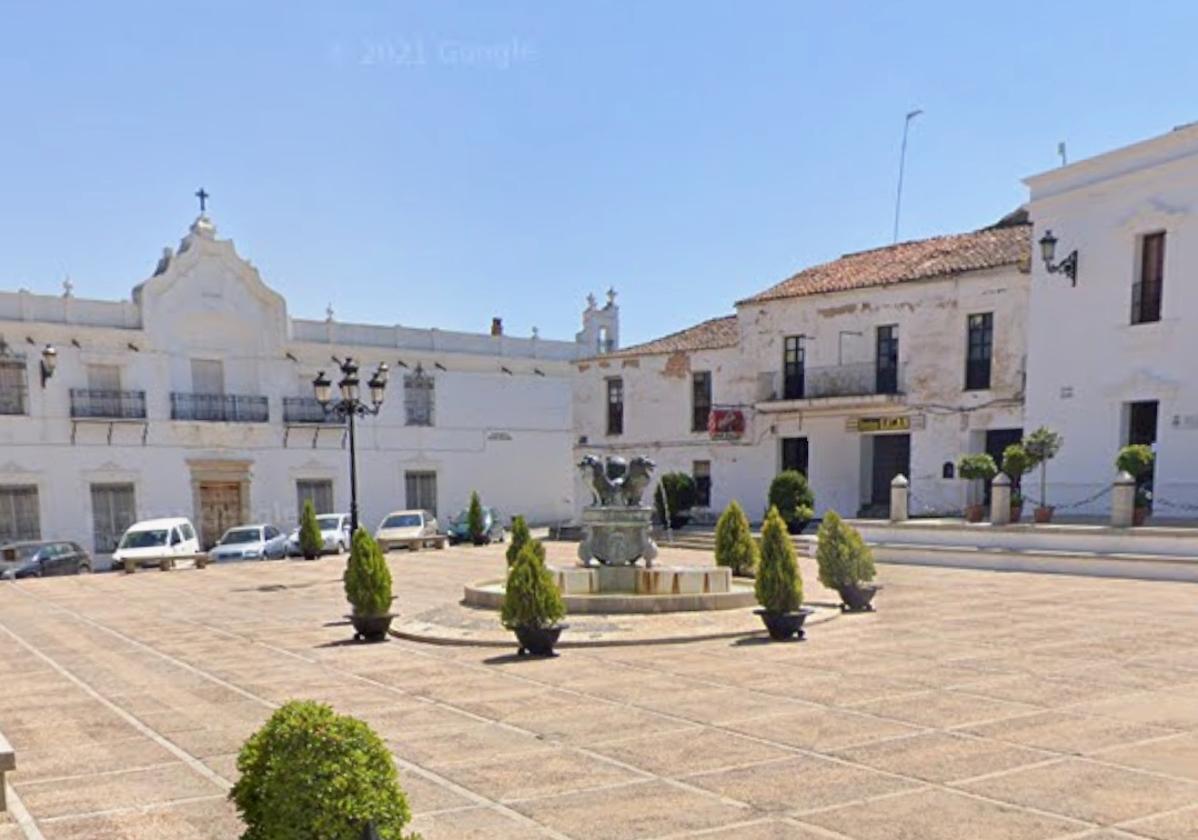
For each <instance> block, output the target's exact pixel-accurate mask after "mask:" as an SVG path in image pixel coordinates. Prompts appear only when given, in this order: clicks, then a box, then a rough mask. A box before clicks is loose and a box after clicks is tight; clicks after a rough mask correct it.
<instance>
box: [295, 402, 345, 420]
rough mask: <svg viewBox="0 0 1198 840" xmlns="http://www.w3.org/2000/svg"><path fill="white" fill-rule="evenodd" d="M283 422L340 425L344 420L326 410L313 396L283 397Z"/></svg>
mask: <svg viewBox="0 0 1198 840" xmlns="http://www.w3.org/2000/svg"><path fill="white" fill-rule="evenodd" d="M283 422H284V423H292V424H295V425H317V424H320V425H329V426H340V425H343V424H344V423H345V420H344V419H343V418H341V417H339V416H337V414H336V413H335V412H326V411H325V410H324V406H322V405H321V404H320V403H319V402H317V400H316V398H315V397H283Z"/></svg>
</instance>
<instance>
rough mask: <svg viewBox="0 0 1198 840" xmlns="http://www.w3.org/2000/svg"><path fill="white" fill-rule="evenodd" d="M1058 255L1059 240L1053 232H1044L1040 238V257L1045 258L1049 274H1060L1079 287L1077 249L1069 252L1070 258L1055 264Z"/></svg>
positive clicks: (1045, 265)
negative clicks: (1054, 260) (1054, 259)
mask: <svg viewBox="0 0 1198 840" xmlns="http://www.w3.org/2000/svg"><path fill="white" fill-rule="evenodd" d="M1056 254H1057V238H1056V237H1055V236H1053V235H1052V231H1051V230H1047V231H1045V232H1044V235H1043V236H1042V237H1040V256H1041V257H1043V258H1044V267H1045V268H1047V269H1048V273H1049V274H1056V273H1057V272H1060V273H1061V274H1064V275H1065V276H1066V277H1068V278H1069V279H1070V280H1072V281H1073V285H1075V286H1076V285H1077V249H1076V248H1074V249H1073V250H1072V251H1070V252H1069V256H1067V257H1065V259H1063V260H1061V261H1060V262H1059V263H1053V261H1052V260H1053V258H1054V257H1055V256H1056Z"/></svg>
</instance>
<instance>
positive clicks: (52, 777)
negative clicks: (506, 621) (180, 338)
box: [0, 544, 1198, 840]
mask: <svg viewBox="0 0 1198 840" xmlns="http://www.w3.org/2000/svg"><path fill="white" fill-rule="evenodd" d="M549 550H550V559H551V561H552V560H557V561H559V562H564V561H566V560H567V559H568V558H569V557H570V556H571V554H572V551H573V546H570V545H565V544H549ZM665 554H666V555H667V556H666V557H664V558H663V559H664V560H666V561H668V562H704V561H707V562H709V558H707V557H704V556H703V555H701V554H698V553H693V552H688V553H684V552H680V551H679V552H669V551H666V552H665ZM671 554H672V556H670V555H671ZM389 559H390V562H391V566H392V569H393V571H394V572H395V579H396V586H395V591H396V593H397V595H398V601H397V607H398V610H399V612H400V613H401V614H403V615H404V616H412V615H416V614H421V613H429V611H437V610H445V609H448V608H449V607H451V606H452V605H453V604H454V603H455V602H456V601H457V600H458V599H459V598H460V596H461V591H462V585H463V584H464V583H466V582H468V581H473V580H478V579H482V578H488V577H496V576H498V575H500V574H502V570H503V556H502V548H501V547H493V548H473V547H467V548H457V549H448V550H446V551H440V552H422V553H419V554H406V553H405V554H392V555H390V558H389ZM341 569H342V561H341V560H340V559H338V558H325V559H323V560H320V561H316V562H311V563H307V562H302V561H289V562H269V563H254V564H241V565H230V566H220V567H210V568H208V569H206V570H203V571H195V570H184V571H177V572H172V573H162V572H143V573H139V574H137V575H134V576H125V575H116V574H112V575H94V576H90V577H80V578H58V579H47V580H37V581H28V582H26V581H21V582H17V583H15V584H14V583H9V584H6V585H3V586H0V644H2V645H3V650H4V654H3V657H0V732H3V734H4V735H5V736H6V737H7V738H8V740H9V741H10V742H11V743H12V745H13V747H14V749H15V750H16V752H17V764H18V769H17V771H16V772H15V773H12V774H10V775H9V782H10V791H9V794H10V795H9V812H8V813H7V814H3V815H0V840H14V838H25V837H35V838H36V837H45V838H48V840H68V838H70V840H93V839H95V840H100V839H102V840H109V839H112V840H119V838H171V840H198V839H199V838H205V839H208V838H232V837H236V836H238V835H239V834H240V831H241V827H240V824H239V822H238V819H237V816H236V812H235V811H234V809H233V807H232V806H231V804H230V803H228V801H227V800H226V798H225V797H226V792H227V790H228V788H229V786H230V785H231V783H232V782H233V780H234V779H235V778H236V775H237V772H236V764H235V755H236V752H237V750H238V748H239V747H240V745H241V743H242V741H243V740H244V739H245V738H246V736H247V735H249V734H250V733H251V732H252V731H253V730H254V729H255V728H256V727H257V726H258V725H260V724H261V722H262V721H263V720H264V719H265V718H266V716H267V715H269V713H270V712H271V710H272V709H273V708H275V707H276V706H277V705H279V704H280V703H282V702H284V701H285V700H287V699H290V698H296V697H304V698H315V699H319V700H323V701H326V702H328V703H331V704H332V705H333V706H334V707H335V708H336V709H337V710H338V711H340V712H346V713H352V714H354V715H357V716H360V717H362V718H364V719H365V720H366V721H368V722H369V723H370V724H371V726H373V727H374V728H375V729H376V730H377V731H378V732H379V733H380V734H381V735H382V736H383V737H384V738H385V739H386V741H387V742H388V744H389V745H390V747H391V749H392V750H393V752H394V754H395V758H396V761H397V763H398V765H399V769H400V776H401V780H402V783H403V785H404V788H405V790H406V791H407V793H408V797H409V801H410V803H411V806H412V809H413V811H414V813H415V815H416V818H415V823H414V826H413V827H414V828H415V829H416V830H418V831H420V832H421V833H422V834H423V835H424V837H425V838H426V840H436V838H474V837H478V838H498V837H512V838H535V837H556V838H566V837H569V838H585V839H587V840H590V839H591V838H594V840H599V839H600V838H633V837H708V838H712V840H716V838H721V839H722V838H737V840H764V838H794V840H816V838H842V840H843V838H853V840H895V839H896V838H897V839H898V840H991V839H993V840H1015V839H1016V838H1031V839H1032V840H1040V838H1045V839H1046V838H1079V840H1080V838H1087V840H1115V838H1131V837H1139V838H1157V840H1192V839H1193V838H1195V837H1198V587H1195V586H1192V585H1187V584H1170V583H1149V582H1135V581H1119V580H1099V579H1085V578H1073V577H1054V576H1034V575H1024V574H999V573H993V572H977V571H956V570H946V569H926V568H914V567H898V566H883V567H881V568H880V579H881V580H882V582H883V583H884V584H885V587H886V588H885V590H884V591H883V592H882V593H881V595H880V596H879V607H880V611H879V612H878V613H876V614H873V615H846V616H840V617H833V618H831V619H830V620H827V621H824V622H822V623H820V624H817V625H816V626H814V627H812V628H811V631H810V633H809V635H808V639H807V641H805V642H803V643H792V644H770V643H767V642H764V641H762V640H761V639H760V638H759V637H752V636H749V637H740V638H736V637H724V638H716V639H710V640H707V641H701V642H695V643H687V644H668V645H666V644H662V645H625V646H612V647H587V648H576V649H570V650H565V651H563V653H562V655H561V656H560V657H559V658H557V659H554V660H520V659H517V658H516V657H514V656H512V655H511V653H510V652H509V651H508V650H503V649H497V648H493V647H490V648H488V647H463V646H445V645H432V644H424V643H418V642H412V641H404V640H392V641H390V642H388V643H386V644H381V645H355V644H350V643H348V642H347V640H348V639H349V637H350V630H349V628H348V627H347V626H346V625H345V624H344V623H342V616H343V614H344V613H345V611H346V605H345V602H344V596H343V592H342V588H341V582H340V573H341ZM804 573H805V580H806V582H807V588H808V597H809V598H810V599H812V600H816V601H820V600H828V597H829V596H828V593H826V592H824V591H822V590H821V589H820V588H819V587H818V584H817V583H816V581H815V571H814V567H813V565H811V564H810V563H809V562H807V561H805V562H804ZM657 620H659V621H660V622H662V626H663V627H666V626H668V625H669V622H671V621H672V619H671V618H669V617H661V618H660V619H657ZM692 620H693V619H692ZM737 621H739V622H740V624H741V626H743V629H744V631H745V632H749V631H755V630H756V629H757V627H758V620H757V619H756V617H755V616H753V615H752V613H751V612H750V611H739V612H738V613H737V614H736V615H735V616H732V615H721V616H719V617H718V618H713V622H716V623H718V624H719V625H720V626H721V627H727V626H731V625H730V624H729V623H730V622H731V623H732V624H735V623H736V622H737ZM568 633H569V631H567V634H568ZM513 649H514V646H513ZM14 794H15V795H14Z"/></svg>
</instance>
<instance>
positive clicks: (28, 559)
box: [0, 541, 92, 580]
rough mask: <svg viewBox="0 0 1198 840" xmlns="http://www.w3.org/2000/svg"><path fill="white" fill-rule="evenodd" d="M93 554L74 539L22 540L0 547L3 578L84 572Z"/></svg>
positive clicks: (0, 572)
mask: <svg viewBox="0 0 1198 840" xmlns="http://www.w3.org/2000/svg"><path fill="white" fill-rule="evenodd" d="M91 570H92V558H91V556H90V555H89V554H88V553H87V552H86V551H84V550H83V549H82V548H80V547H79V544H78V543H73V542H50V541H46V542H19V543H9V544H8V545H6V546H4V547H2V548H0V580H15V579H16V578H24V577H49V576H50V575H85V574H88V573H90V572H91Z"/></svg>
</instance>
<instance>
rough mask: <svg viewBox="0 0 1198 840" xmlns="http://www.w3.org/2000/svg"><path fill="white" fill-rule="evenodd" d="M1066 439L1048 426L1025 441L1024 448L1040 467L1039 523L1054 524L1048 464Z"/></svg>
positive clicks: (1033, 464)
mask: <svg viewBox="0 0 1198 840" xmlns="http://www.w3.org/2000/svg"><path fill="white" fill-rule="evenodd" d="M1064 443H1065V439H1064V438H1063V437H1061V435H1060V434H1058V433H1057V432H1054V431H1053V430H1052V429H1050V428H1048V427H1047V426H1041V427H1040V428H1038V429H1036V430H1035V431H1034V432H1032V433H1031V434H1030V435H1028V436H1027V437H1025V438H1024V439H1023V448H1024V449H1026V450H1027V454H1028V455H1030V456H1031V458H1032V466H1036V465H1039V467H1040V504H1039V505H1038V506H1037V507H1036V512H1035V517H1036V521H1037V522H1039V523H1046V522H1052V513H1053V507H1052V505H1050V504H1049V503H1048V462H1049V461H1051V460H1052V459H1053V458H1055V457H1056V456H1057V453H1058V452H1060V451H1061V446H1062V445H1063V444H1064Z"/></svg>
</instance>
